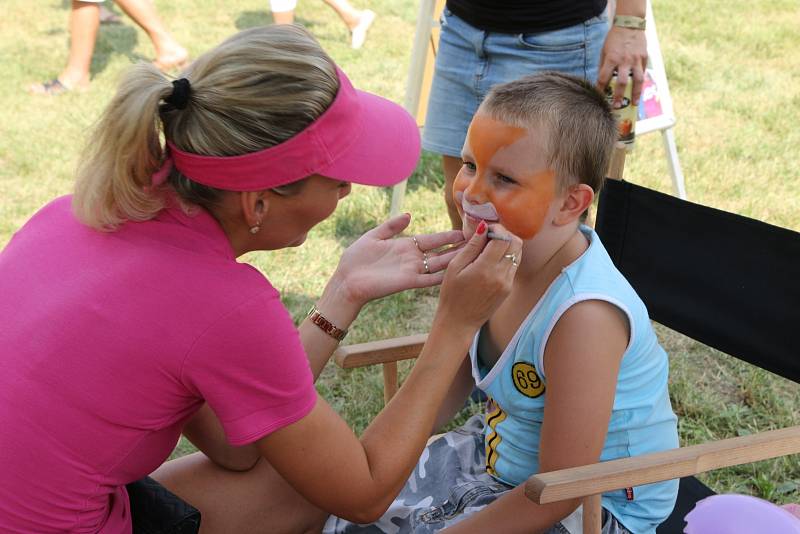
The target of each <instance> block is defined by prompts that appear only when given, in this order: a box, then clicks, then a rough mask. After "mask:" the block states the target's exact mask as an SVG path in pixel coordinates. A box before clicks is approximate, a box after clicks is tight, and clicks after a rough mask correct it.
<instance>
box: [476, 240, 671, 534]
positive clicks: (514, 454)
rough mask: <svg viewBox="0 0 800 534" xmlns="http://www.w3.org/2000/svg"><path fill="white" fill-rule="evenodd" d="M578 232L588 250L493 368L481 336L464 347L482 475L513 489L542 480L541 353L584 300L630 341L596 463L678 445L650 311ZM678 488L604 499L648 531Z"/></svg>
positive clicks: (665, 485)
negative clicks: (476, 401) (615, 315)
mask: <svg viewBox="0 0 800 534" xmlns="http://www.w3.org/2000/svg"><path fill="white" fill-rule="evenodd" d="M581 231H582V232H583V233H584V234H585V235H586V237H587V239H589V241H590V244H589V248H588V249H587V250H586V251H585V252H584V253H583V254H582V255H581V257H580V258H578V259H577V260H576V261H575V262H573V263H572V264H570V265H569V266H567V267H566V268H564V269H563V270H562V272H561V274H560V275H559V276H558V277H557V278H556V279H555V280H554V281H553V282H552V284H551V285H550V287H549V288H548V289H547V291H545V293H544V295H543V296H542V298H541V299H540V300H539V302H538V303H537V304H536V305H535V306H534V308H533V310H531V312H530V313H529V314H528V316H527V317H526V318H525V320H524V321H523V322H522V324H521V325H520V327H519V329H518V330H517V332H516V333H515V334H514V337H513V338H512V339H511V342H510V343H509V344H508V346H507V347H506V348H505V350H504V351H503V353H502V354H501V355H500V358H499V359H498V361H497V363H495V365H494V366H493V367H492V368H491V369H486V368H484V367H483V366H482V365H481V364H480V362H479V360H478V358H477V346H478V336H479V335H480V333H478V335H476V336H475V339H474V340H473V343H472V347H471V349H470V359H471V361H472V374H473V377H474V378H475V382H476V384H477V386H478V387H479V388H480V389H482V390H483V391H485V392H486V394H487V395H488V396H489V397H490V399H491V400H492V402H490V404H489V407H488V409H487V414H486V427H485V430H484V433H485V443H486V470H487V472H488V473H489V474H491V475H493V476H494V477H496V478H497V479H499V480H501V481H503V482H505V483H507V484H511V485H513V486H517V485H519V484H522V483H523V482H524V481H525V480H526V479H527V478H528V477H530V476H531V475H533V474H535V473H537V472H539V440H540V432H541V425H542V422H543V420H544V405H545V402H546V399H547V370H546V369H545V367H544V349H545V345H546V343H547V339H548V337H549V335H550V333H551V332H552V330H553V327H554V326H555V324H556V322H557V321H558V319H559V318H560V317H561V315H562V314H563V313H564V312H565V311H566V310H567V309H568V308H569V307H570V306H572V305H574V304H576V303H578V302H581V301H584V300H603V301H607V302H609V303H611V304H613V305H614V306H617V307H618V308H619V309H620V310H622V312H623V313H624V314H625V315H626V316H627V317H628V322H629V325H630V336H631V337H630V341H629V344H628V347H627V349H626V351H625V353H624V355H623V357H622V362H621V365H620V371H619V376H618V378H617V389H616V394H615V397H614V405H613V408H612V413H611V420H610V422H609V427H608V435H607V437H606V441H605V444H604V446H603V451H602V454H601V456H600V460H601V461H606V460H613V459H616V458H625V457H628V456H637V455H640V454H645V453H649V452H655V451H663V450H666V449H673V448H676V447H677V446H678V433H677V418H676V417H675V414H674V413H673V412H672V408H671V406H670V401H669V395H668V392H667V378H668V374H669V369H668V366H669V364H668V359H667V355H666V353H665V352H664V349H662V348H661V346H660V345H659V343H658V339H657V338H656V335H655V332H654V331H653V328H652V325H651V323H650V318H649V316H648V314H647V309H646V308H645V306H644V303H643V302H642V301H641V299H640V298H639V297H638V295H637V294H636V292H635V291H634V290H633V288H632V287H631V286H630V284H629V283H628V282H627V280H625V278H624V277H623V276H622V274H620V272H619V271H618V270H617V269H616V267H614V264H613V263H612V261H611V258H610V257H609V256H608V253H607V252H606V250H605V248H603V244H602V243H601V242H600V238H599V236H598V235H597V234H596V233H595V232H594V230H592V229H590V228H588V227H585V226H584V227H581ZM677 492H678V481H677V480H671V481H667V482H659V483H656V484H649V485H646V486H639V487H635V488H631V489H628V490H619V491H614V492H610V493H607V494H604V495H603V497H602V503H603V507H604V508H606V509H607V510H609V511H610V512H611V513H612V514H614V516H615V517H616V518H617V519H618V520H619V521H620V522H621V523H622V524H623V525H624V526H625V527H626V528H627V529H628V530H630V531H631V532H633V533H635V534H640V533H642V534H644V533H653V532H655V528H656V527H657V526H658V524H659V523H661V522H662V521H664V520H665V519H666V518H667V516H669V514H670V513H671V512H672V508H673V506H674V504H675V498H676V496H677Z"/></svg>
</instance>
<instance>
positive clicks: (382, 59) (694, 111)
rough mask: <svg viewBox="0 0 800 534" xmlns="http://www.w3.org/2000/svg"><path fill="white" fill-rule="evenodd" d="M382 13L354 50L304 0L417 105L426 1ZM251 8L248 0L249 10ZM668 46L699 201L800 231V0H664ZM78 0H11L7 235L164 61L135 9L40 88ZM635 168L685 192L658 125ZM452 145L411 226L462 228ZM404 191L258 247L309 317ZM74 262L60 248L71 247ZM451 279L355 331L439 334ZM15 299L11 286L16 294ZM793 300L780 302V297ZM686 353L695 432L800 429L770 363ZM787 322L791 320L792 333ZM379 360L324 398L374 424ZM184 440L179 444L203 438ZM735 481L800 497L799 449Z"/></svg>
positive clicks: (729, 475)
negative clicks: (129, 92) (110, 113)
mask: <svg viewBox="0 0 800 534" xmlns="http://www.w3.org/2000/svg"><path fill="white" fill-rule="evenodd" d="M156 3H157V6H158V9H159V10H160V13H161V15H162V17H163V19H164V20H165V21H167V24H168V26H169V27H170V28H171V29H172V31H173V33H174V34H175V36H176V37H177V38H178V39H179V40H180V41H181V42H182V43H183V44H184V46H186V47H188V48H189V49H190V51H191V53H192V54H193V55H195V56H196V55H198V54H200V53H202V52H203V51H205V50H206V49H208V48H210V47H212V46H214V45H215V44H217V43H218V42H219V41H221V40H222V39H223V38H225V37H227V36H228V35H230V34H232V33H234V32H236V31H237V30H239V29H244V28H247V27H251V26H255V25H262V24H268V23H269V22H270V20H271V19H270V16H269V13H268V12H267V4H268V2H267V1H266V0H239V1H238V2H234V3H229V2H190V1H189V0H174V1H172V2H166V1H163V0H156ZM355 3H356V5H357V6H365V7H370V8H371V9H373V10H374V11H375V12H376V13H378V18H377V20H376V22H375V25H374V27H373V29H372V31H371V33H370V35H369V37H368V39H367V42H366V44H365V46H364V48H363V49H362V50H360V51H353V50H351V49H350V48H349V46H348V41H347V37H348V36H347V33H346V31H345V28H344V25H343V24H341V23H340V22H339V21H338V19H336V17H335V15H334V14H333V12H332V11H331V10H330V9H328V8H327V7H326V6H325V5H324V4H323V2H321V1H320V0H303V1H301V2H300V6H299V9H298V12H297V16H298V22H300V23H302V24H304V25H306V26H307V27H308V28H309V29H310V30H311V31H312V32H313V33H314V34H315V35H316V36H317V38H318V39H319V40H320V42H321V43H322V45H323V46H324V47H325V49H326V50H327V51H328V52H329V53H330V54H331V55H332V56H333V58H334V59H335V60H336V61H337V62H339V63H340V64H341V65H342V66H343V67H344V69H345V70H346V71H347V72H348V73H349V74H350V76H351V78H352V79H353V81H354V83H355V84H356V85H357V86H360V87H362V88H364V89H367V90H371V91H374V92H377V93H380V94H383V95H385V96H387V97H389V98H392V99H394V100H395V101H397V102H402V99H403V94H404V87H405V77H406V72H407V67H408V61H409V54H410V48H411V40H412V36H413V32H414V19H415V16H416V9H417V6H416V3H413V2H398V1H394V2H392V1H389V0H355ZM232 6H233V7H232ZM653 7H654V12H655V16H656V20H657V23H658V30H659V36H660V41H661V48H662V52H663V55H664V59H665V63H666V69H667V75H668V77H669V82H670V88H671V93H672V98H673V101H674V106H675V110H676V114H677V117H678V121H679V122H678V125H677V127H676V130H675V131H676V138H677V142H678V147H679V152H680V159H681V164H682V166H683V171H684V174H685V176H686V186H687V191H688V195H689V197H690V199H691V200H693V201H695V202H699V203H702V204H706V205H710V206H714V207H716V208H720V209H724V210H728V211H732V212H735V213H740V214H743V215H747V216H750V217H753V218H756V219H760V220H764V221H767V222H770V223H773V224H777V225H780V226H784V227H787V228H791V229H794V230H800V214H799V213H800V209H799V208H800V163H799V162H798V158H797V148H796V147H797V146H798V144H800V128H798V122H799V121H800V89H798V87H799V86H800V55H798V54H797V52H796V50H797V48H798V46H799V45H800V33H798V31H797V28H798V27H800V9H799V8H798V4H797V2H796V0H780V1H777V0H773V1H770V2H745V1H743V0H731V1H722V0H709V1H706V2H694V1H692V0H672V1H666V0H655V1H654V6H653ZM68 13H69V2H67V1H66V0H47V1H45V2H42V3H34V2H30V1H28V0H4V1H3V17H0V74H2V76H0V110H2V111H0V113H2V121H0V247H2V246H4V245H5V243H6V242H7V241H8V240H9V239H10V237H11V235H12V233H13V232H14V231H16V230H17V229H18V228H19V227H20V226H21V225H22V224H23V223H24V222H25V221H26V220H27V219H28V217H30V216H31V215H32V214H33V213H34V212H35V211H36V210H37V209H38V208H40V207H41V206H42V205H43V204H44V203H45V202H47V201H48V200H50V199H52V198H53V197H55V196H57V195H62V194H66V193H68V192H69V191H70V189H71V184H72V176H73V171H74V167H75V163H76V156H77V154H78V151H79V149H80V147H81V143H82V141H83V139H84V136H85V134H86V131H87V129H88V128H89V127H90V125H91V124H92V122H93V121H94V120H95V119H96V118H97V117H98V115H99V113H100V111H101V109H102V108H103V106H104V105H105V103H106V102H108V100H109V99H110V98H111V96H112V93H113V91H114V87H115V83H116V81H117V79H118V77H119V75H120V73H121V72H122V71H123V70H124V69H125V67H126V66H128V65H129V64H130V63H131V62H132V61H136V60H140V59H147V58H151V57H152V55H153V50H152V46H151V45H150V42H149V40H148V39H147V36H146V35H145V34H144V33H143V32H142V31H141V30H139V29H138V27H136V26H135V25H134V24H133V23H132V22H130V21H129V20H128V19H125V21H124V24H123V25H119V26H111V27H103V28H102V30H101V32H100V36H99V39H98V43H97V49H96V52H95V56H94V60H93V64H92V74H93V81H92V85H91V87H90V89H89V90H88V91H87V92H84V93H75V94H67V95H64V96H61V97H57V98H48V97H35V96H30V95H28V94H26V92H25V87H26V86H27V85H28V84H30V83H33V82H37V81H43V80H47V79H50V78H52V77H54V76H55V75H56V74H57V73H58V72H59V70H60V69H61V68H62V66H63V64H64V63H65V61H66V56H67V46H68V39H69V35H68V32H67V17H68ZM626 177H627V178H628V179H629V180H631V181H634V182H637V183H641V184H643V185H646V186H648V187H651V188H654V189H658V190H662V191H670V182H669V176H668V173H667V166H666V160H665V158H664V155H663V151H662V145H661V140H660V139H659V136H658V135H657V134H651V135H648V136H644V137H641V138H639V139H638V140H637V147H636V149H635V152H634V153H633V154H632V155H631V156H630V157H629V159H628V164H627V168H626ZM441 184H442V178H441V173H440V170H439V162H438V158H436V157H433V156H429V155H428V156H425V157H424V158H423V160H422V163H421V164H420V166H419V168H418V169H417V171H416V173H415V174H414V176H413V177H412V178H411V180H410V183H409V193H408V195H407V200H406V204H405V208H406V209H407V210H408V211H410V212H411V213H412V214H413V215H414V221H413V223H412V227H411V229H410V231H411V232H414V233H419V232H426V231H434V230H438V229H444V228H445V227H446V226H447V216H446V213H445V211H444V208H443V201H442V196H441ZM389 197H390V194H389V192H388V191H384V190H370V189H366V188H361V187H357V188H355V190H354V192H353V194H352V195H350V197H348V198H347V199H346V200H345V201H343V202H342V204H341V205H340V208H339V210H338V211H337V212H336V214H335V215H334V216H333V217H332V218H330V219H329V220H327V221H325V222H324V223H323V224H321V225H320V226H319V227H317V228H316V229H315V230H314V231H313V232H312V234H311V235H310V237H309V239H308V242H307V243H306V244H305V245H304V246H303V247H301V248H299V249H291V250H283V251H278V252H273V253H257V254H251V255H249V256H248V257H247V258H246V260H247V261H249V262H251V263H253V264H254V265H256V266H257V267H258V268H259V269H261V270H262V271H263V272H264V273H266V274H268V276H269V278H270V280H271V281H272V282H273V283H274V284H275V285H276V286H277V287H278V288H279V289H280V290H281V291H282V293H283V296H284V302H285V303H286V305H287V306H288V307H289V309H290V310H291V312H292V313H293V314H294V316H295V317H296V318H298V319H299V318H301V317H302V316H303V314H304V313H305V311H306V310H307V309H308V308H309V306H310V304H311V303H312V302H313V301H314V299H315V298H316V296H317V295H318V294H319V293H320V291H321V289H322V287H323V284H324V281H325V280H326V278H327V276H328V275H330V273H331V272H332V271H333V269H334V267H335V265H336V261H337V259H338V257H339V255H340V253H341V251H342V249H343V248H344V247H345V246H347V245H348V244H349V243H350V242H352V241H353V240H354V239H355V238H356V237H357V236H359V235H360V234H361V233H362V232H363V231H365V230H367V229H369V228H371V227H372V226H374V225H375V224H377V223H378V222H380V221H381V220H383V219H384V217H385V216H386V214H387V213H388V209H389ZM53 260H54V261H58V259H57V258H53ZM436 294H437V293H436V291H435V290H423V291H416V292H409V293H407V294H403V295H397V296H394V297H391V298H387V299H383V300H382V301H380V302H376V303H373V304H371V305H370V306H368V307H367V308H366V309H365V310H364V312H363V313H362V315H361V318H360V319H359V320H358V321H357V322H356V324H354V325H353V327H352V329H351V334H350V335H349V337H348V342H350V343H353V342H360V341H365V340H373V339H378V338H384V337H392V336H398V335H405V334H410V333H417V332H422V331H425V330H426V329H427V327H428V324H429V318H430V317H431V316H432V313H433V309H434V307H435V304H436ZM0 298H2V296H0ZM776 313H779V310H776ZM658 331H659V336H660V339H661V341H662V343H663V344H664V346H665V347H666V349H667V351H668V352H669V353H670V355H671V362H672V376H671V392H672V397H673V404H674V408H675V410H676V412H677V413H678V415H679V418H680V433H681V442H682V443H683V444H691V443H697V442H703V441H707V440H710V439H716V438H723V437H731V436H736V435H744V434H749V433H752V432H755V431H758V430H766V429H771V428H778V427H784V426H789V425H794V424H798V408H800V396H799V395H798V386H797V385H796V384H794V383H790V382H787V381H785V380H782V379H780V378H776V377H775V376H773V375H770V374H769V373H766V372H761V371H758V370H754V369H752V368H750V367H748V366H746V365H743V364H740V363H739V362H737V361H734V360H732V359H731V358H729V357H727V356H725V355H721V354H719V353H717V352H715V351H712V350H709V349H708V348H706V347H704V346H702V345H699V344H697V343H695V342H693V341H691V340H688V339H686V338H684V337H683V336H680V335H678V334H676V333H674V332H671V331H668V330H667V329H664V328H659V330H658ZM787 335H791V333H789V332H787ZM381 386H382V379H381V376H380V371H379V370H378V369H374V370H368V371H354V372H345V371H341V370H339V369H337V368H335V367H334V366H333V365H331V366H330V367H329V368H328V369H327V370H326V371H325V373H324V374H323V377H322V378H321V380H320V382H319V390H320V391H321V393H322V394H323V395H324V396H325V397H326V398H327V399H328V400H329V401H330V402H331V403H332V404H333V406H334V407H335V408H336V409H337V410H339V412H340V413H341V414H342V415H343V416H344V417H345V418H346V419H347V420H348V421H349V423H350V424H351V425H352V426H353V428H354V429H355V430H356V431H360V430H362V429H363V428H364V427H365V425H366V424H367V423H368V422H369V420H370V419H371V418H372V417H373V416H374V415H375V414H376V413H377V412H378V410H379V409H380V407H381V406H382V397H381V390H380V388H381ZM189 447H190V446H189V445H187V444H184V443H182V444H181V446H180V447H179V449H178V451H177V454H181V453H183V452H185V451H187V450H189ZM704 479H705V481H706V482H707V483H708V484H709V485H711V486H712V487H713V488H714V489H715V490H716V491H718V492H732V491H735V492H743V493H750V494H753V495H758V496H761V497H764V498H766V499H769V500H773V501H777V502H797V501H800V489H799V488H798V485H800V461H799V460H798V458H796V457H791V458H783V459H779V460H775V461H766V462H760V463H757V464H752V465H747V466H743V467H740V468H736V469H728V470H722V471H717V472H714V473H712V474H709V475H708V476H706V477H704Z"/></svg>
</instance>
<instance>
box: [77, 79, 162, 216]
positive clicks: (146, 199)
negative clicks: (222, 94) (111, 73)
mask: <svg viewBox="0 0 800 534" xmlns="http://www.w3.org/2000/svg"><path fill="white" fill-rule="evenodd" d="M171 92H172V84H171V83H170V80H168V79H167V78H166V77H165V76H164V75H163V74H161V72H160V71H159V70H158V69H156V68H155V67H154V66H153V65H151V64H149V63H141V64H138V65H135V66H134V67H132V68H131V69H130V70H129V71H128V72H127V73H126V74H125V75H124V77H123V78H122V81H121V82H120V85H119V88H118V89H117V93H116V95H115V96H114V98H113V99H112V100H111V103H109V105H108V107H107V108H106V109H105V111H104V112H103V114H102V116H101V117H100V120H99V121H98V123H97V125H96V126H95V128H94V131H93V133H92V135H91V136H90V138H89V142H88V144H87V146H86V148H85V149H84V152H83V155H82V157H81V160H80V163H79V164H78V172H77V179H76V184H75V194H74V197H73V202H72V207H73V211H74V213H75V215H76V216H77V218H78V220H80V221H81V222H83V223H84V224H87V225H89V226H91V227H93V228H96V229H98V230H114V229H115V228H116V227H117V226H118V225H119V224H121V223H122V222H124V221H125V220H134V221H143V220H147V219H151V218H153V217H154V216H155V214H156V213H158V211H159V210H161V209H162V208H163V206H164V201H163V196H162V195H159V194H154V192H153V191H151V190H150V189H149V188H148V187H147V186H149V185H150V179H151V178H150V177H151V175H152V174H153V172H154V171H155V170H156V169H157V168H158V167H159V165H160V164H161V159H162V147H161V140H160V138H161V120H160V119H159V113H158V109H159V103H160V101H161V100H162V99H163V98H165V97H167V96H169V95H170V94H171Z"/></svg>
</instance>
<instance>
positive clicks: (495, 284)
mask: <svg viewBox="0 0 800 534" xmlns="http://www.w3.org/2000/svg"><path fill="white" fill-rule="evenodd" d="M486 241H487V238H486V233H485V232H483V233H481V234H478V233H476V234H475V236H473V238H472V239H471V240H470V242H469V243H468V244H467V245H466V246H465V247H464V250H462V251H461V253H459V255H458V256H457V257H456V258H455V259H454V260H453V262H452V263H451V264H450V267H449V268H448V272H447V275H446V276H445V282H444V284H443V286H442V291H441V295H440V301H439V307H438V309H437V313H436V317H435V318H434V321H433V325H432V328H431V333H430V335H429V337H428V341H427V342H426V344H425V346H424V347H423V349H422V352H421V354H420V356H419V358H418V360H417V363H416V364H415V366H414V368H413V370H412V371H411V374H410V375H409V377H408V378H407V379H406V381H405V383H404V384H403V387H402V388H400V391H399V392H398V393H397V395H395V397H394V398H393V399H392V400H391V402H390V403H389V404H388V405H387V406H386V407H385V408H384V410H383V411H382V412H381V413H380V414H379V415H378V416H377V417H376V418H375V419H374V420H373V422H372V424H371V425H370V426H369V427H368V428H367V429H366V431H365V432H364V434H363V436H362V437H361V439H360V440H359V439H357V438H356V436H355V435H354V434H353V432H352V431H351V430H350V428H349V427H348V426H347V424H346V423H345V422H344V421H343V420H342V419H341V418H340V417H339V416H338V415H337V414H336V413H335V412H334V411H333V410H332V409H331V408H330V406H329V405H328V404H327V403H326V402H325V401H324V400H322V399H318V400H317V404H316V406H315V408H314V409H313V410H312V411H311V413H310V414H309V415H308V416H306V417H305V418H303V419H301V420H300V421H298V422H296V423H294V424H291V425H289V426H287V427H284V428H283V429H281V430H278V431H276V432H274V433H272V434H270V435H268V436H266V437H264V438H262V439H261V440H259V441H258V442H257V443H258V447H259V449H260V450H261V452H262V454H263V456H264V457H265V458H266V459H267V460H268V461H269V462H270V464H271V465H272V466H273V467H274V468H275V469H276V470H277V471H278V472H279V473H280V474H281V476H283V477H284V478H285V479H286V480H287V481H288V482H289V484H291V485H292V486H293V487H294V488H295V489H296V490H297V491H298V492H299V493H300V494H302V495H303V496H304V497H305V498H306V499H308V500H309V501H310V502H311V503H312V504H314V505H316V506H318V507H319V508H321V509H323V510H326V511H329V512H331V513H334V514H336V515H339V516H341V517H345V518H347V519H350V520H353V521H356V522H360V523H364V522H370V521H374V520H376V519H378V518H379V517H380V516H381V515H382V514H383V512H384V511H385V510H386V508H387V507H388V506H389V504H390V503H391V501H392V500H393V498H394V496H395V495H397V493H398V492H399V491H400V489H401V488H402V486H403V484H404V483H405V481H406V479H407V478H408V476H409V474H410V473H411V470H412V469H413V467H414V465H415V464H416V461H417V459H418V458H419V455H420V453H421V452H422V449H423V448H424V446H425V443H426V441H427V438H428V436H429V433H430V429H431V428H432V427H433V424H434V421H435V418H436V414H437V413H438V409H439V405H440V404H441V403H442V401H443V400H444V397H445V395H446V394H447V392H448V390H449V389H450V385H451V383H452V381H453V377H454V376H455V374H456V372H457V370H458V369H459V367H460V366H461V364H462V362H463V359H464V354H466V351H467V349H468V346H469V343H470V341H471V339H472V336H473V335H474V333H475V332H476V331H477V329H478V328H479V327H480V325H481V324H483V322H484V321H485V320H486V318H488V317H489V315H490V314H491V313H492V311H493V310H494V309H496V307H497V305H498V304H499V303H500V301H501V300H502V298H504V297H505V295H506V294H508V291H509V290H510V287H511V282H512V280H513V275H514V272H515V270H516V268H515V267H514V266H512V263H511V261H509V260H508V259H506V258H504V257H503V254H505V253H507V252H513V253H516V254H520V252H519V250H520V248H521V242H520V241H519V239H516V238H515V239H514V241H513V242H512V243H507V242H503V241H491V242H489V243H488V244H486ZM484 246H485V248H484ZM481 249H483V252H481ZM476 258H477V259H476ZM473 260H474V261H473Z"/></svg>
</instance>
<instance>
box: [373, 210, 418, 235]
mask: <svg viewBox="0 0 800 534" xmlns="http://www.w3.org/2000/svg"><path fill="white" fill-rule="evenodd" d="M410 223H411V214H410V213H401V214H400V215H396V216H394V217H392V218H391V219H389V220H387V221H384V222H383V223H381V224H379V225H378V226H376V227H375V228H373V229H372V230H370V231H369V232H367V233H366V234H364V235H368V236H371V237H373V238H375V239H391V238H392V237H394V236H396V235H397V234H399V233H400V232H402V231H403V230H405V229H406V228H408V225H409V224H410Z"/></svg>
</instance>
